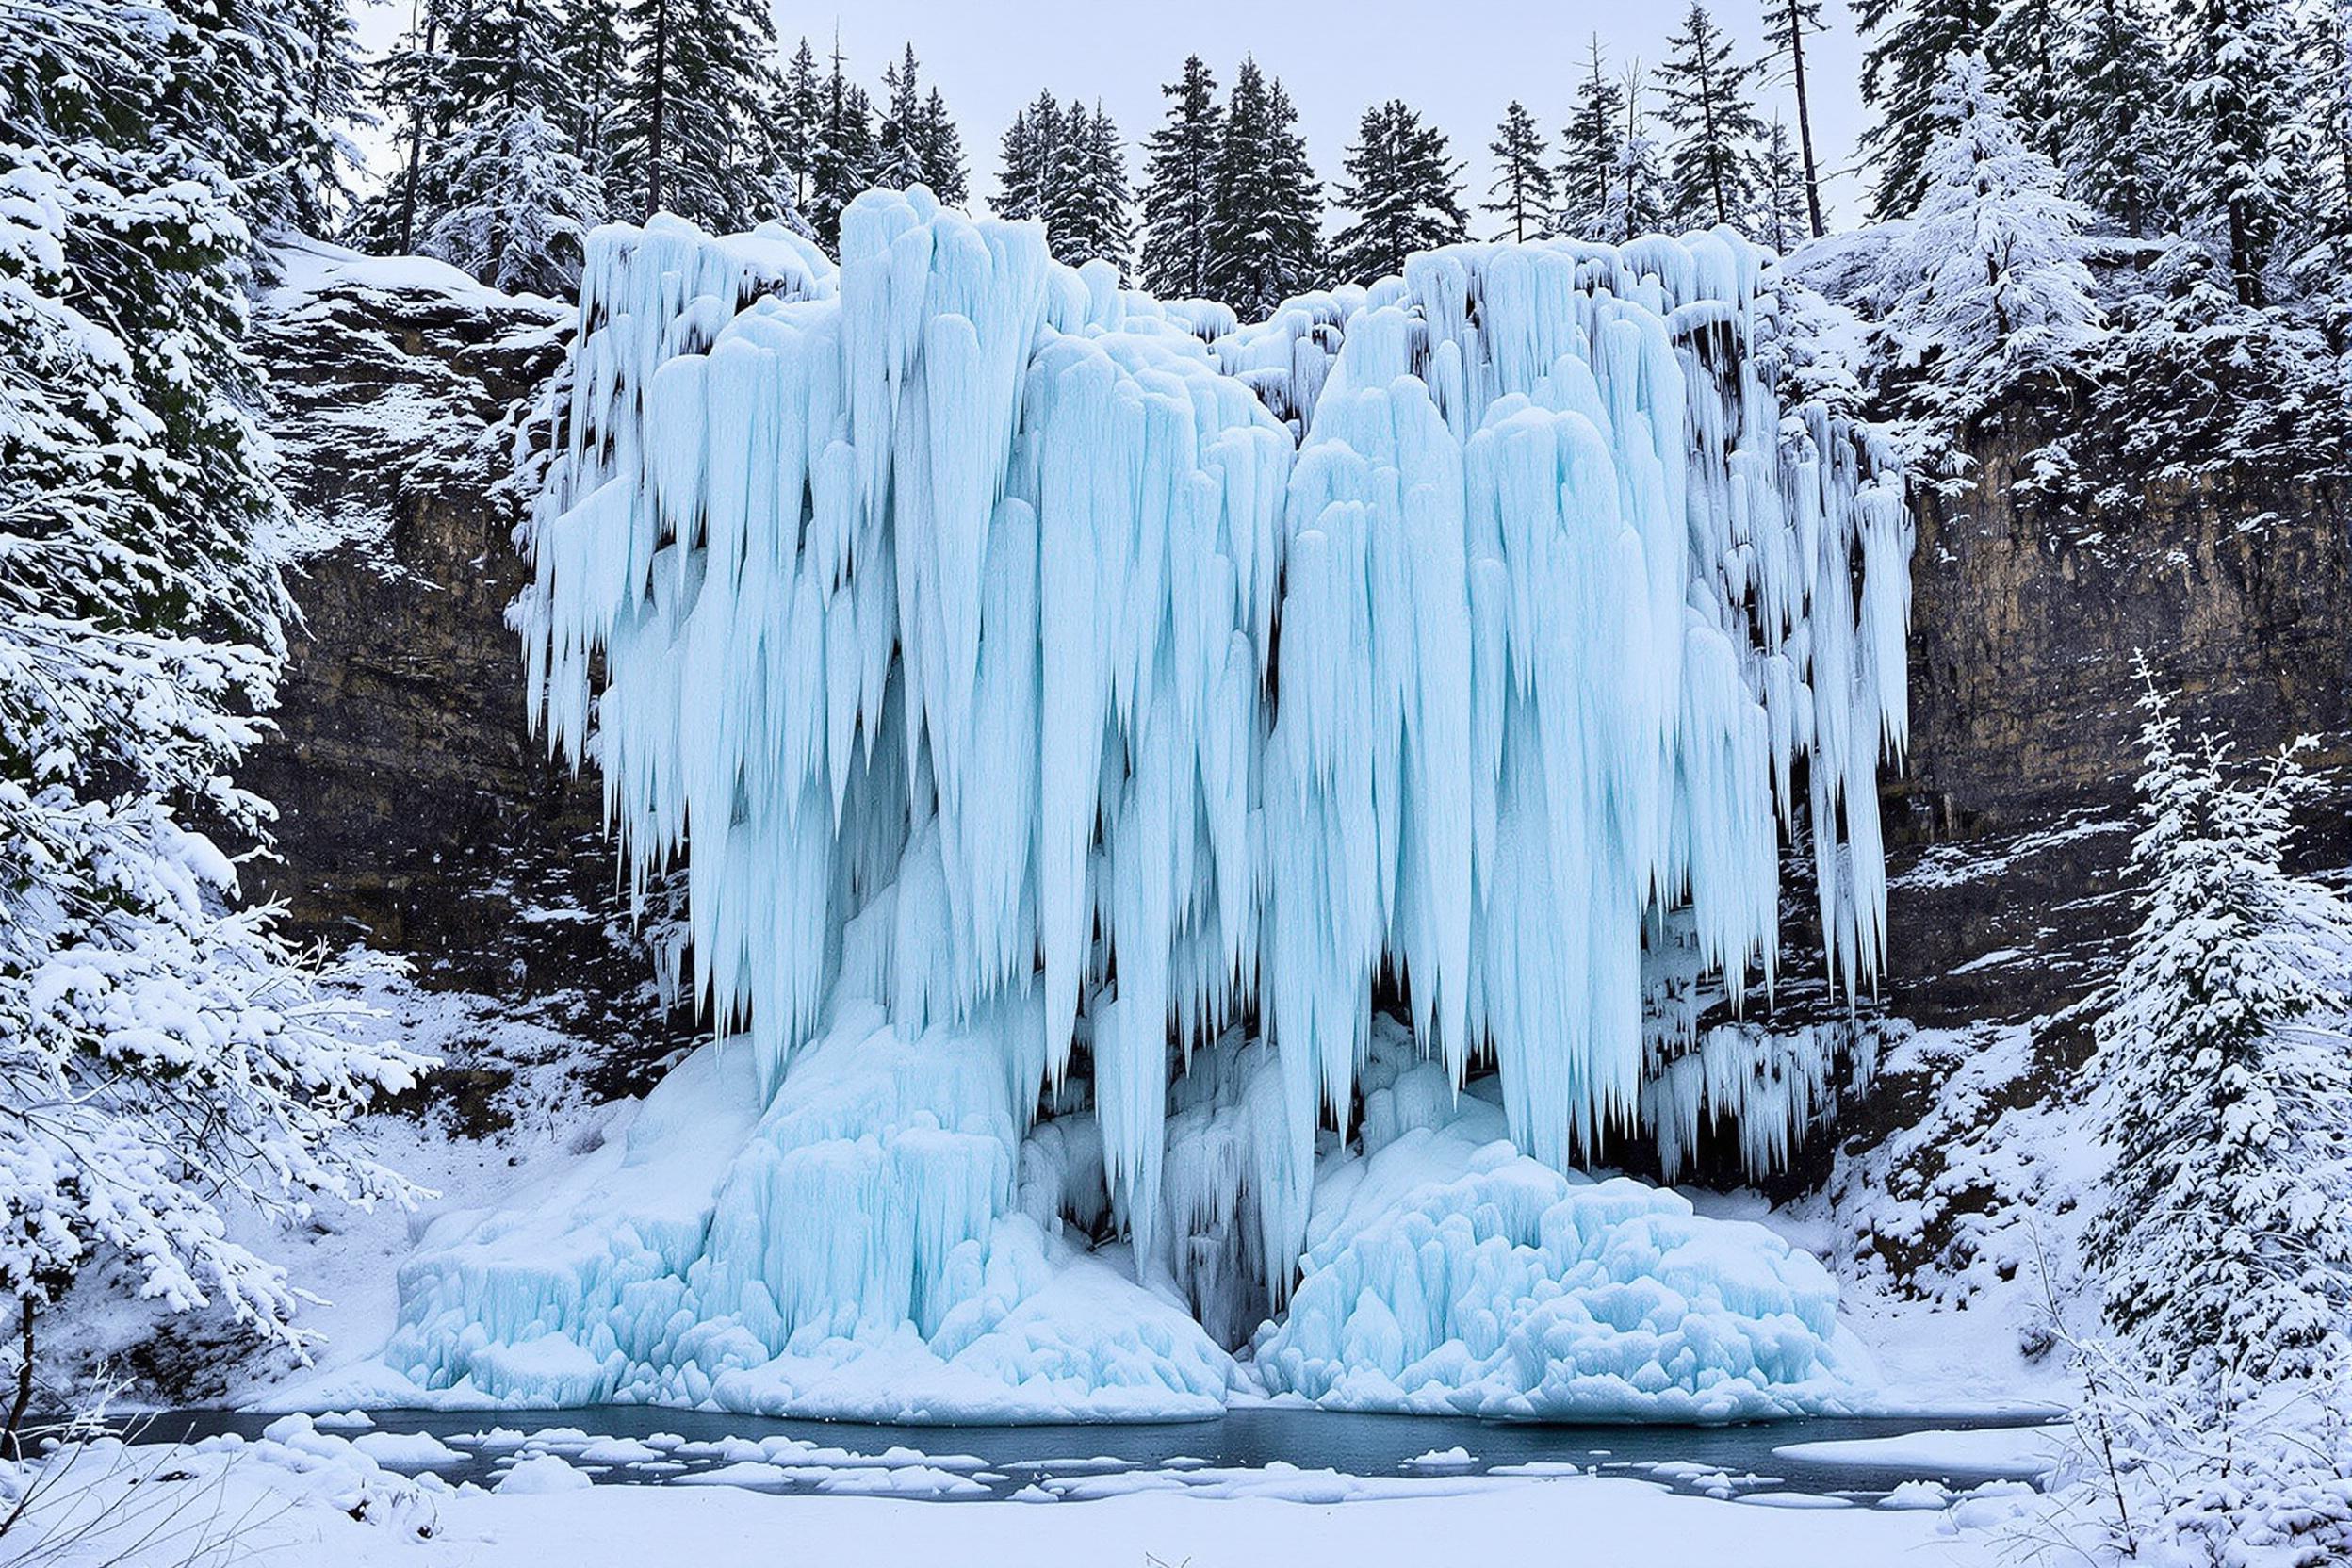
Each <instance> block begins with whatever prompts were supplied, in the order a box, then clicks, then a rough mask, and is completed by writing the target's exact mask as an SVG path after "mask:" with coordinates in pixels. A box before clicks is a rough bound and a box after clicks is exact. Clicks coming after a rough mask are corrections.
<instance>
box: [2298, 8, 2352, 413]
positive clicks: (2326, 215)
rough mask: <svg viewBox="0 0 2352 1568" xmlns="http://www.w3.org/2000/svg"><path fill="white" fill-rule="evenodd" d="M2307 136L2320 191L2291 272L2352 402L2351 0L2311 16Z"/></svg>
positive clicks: (2302, 96) (2302, 99)
mask: <svg viewBox="0 0 2352 1568" xmlns="http://www.w3.org/2000/svg"><path fill="white" fill-rule="evenodd" d="M2305 27H2306V29H2307V30H2308V31H2309V33H2310V35H2311V43H2310V44H2309V46H2308V47H2306V48H2305V49H2304V50H2303V51H2301V57H2302V59H2303V61H2304V69H2305V82H2304V86H2303V87H2302V88H2301V89H2300V90H2298V91H2297V92H2296V94H2295V98H2296V101H2297V102H2298V103H2300V104H2301V105H2302V106H2303V117H2304V121H2305V128H2304V132H2303V139H2304V140H2305V142H2306V144H2308V145H2309V146H2311V147H2313V148H2315V149H2317V152H2318V156H2317V158H2316V160H2315V162H2314V172H2315V173H2316V174H2317V175H2318V180H2317V182H2316V183H2317V185H2318V191H2317V195H2316V199H2315V200H2313V201H2311V202H2310V203H2309V204H2306V206H2305V208H2304V210H2303V212H2302V213H2301V214H2300V215H2299V221H2298V223H2297V225H2296V229H2295V235H2294V238H2293V244H2294V251H2293V256H2294V260H2293V262H2292V264H2291V265H2290V267H2289V269H2288V276H2289V278H2290V280H2291V281H2292V282H2293V283H2294V284H2295V286H2296V288H2297V289H2298V290H2299V291H2300V293H2301V296H2302V298H2301V300H2300V302H2299V303H2300V305H2301V308H2302V311H2303V313H2304V314H2305V315H2307V316H2308V317H2310V318H2311V319H2313V320H2315V321H2316V322H2317V323H2318V324H2319V326H2320V328H2321V330H2323V331H2324V332H2326V333H2327V340H2328V342H2329V343H2330V344H2331V345H2332V346H2333V347H2334V349H2335V351H2336V355H2337V361H2338V364H2339V366H2340V367H2341V368H2342V370H2343V372H2344V373H2343V375H2342V376H2341V378H2340V381H2341V384H2342V385H2343V387H2344V399H2345V401H2346V404H2347V406H2352V0H2333V4H2332V5H2330V6H2329V7H2328V8H2327V9H2326V11H2324V12H2321V13H2318V14H2315V15H2311V16H2309V17H2307V18H2306V20H2305Z"/></svg>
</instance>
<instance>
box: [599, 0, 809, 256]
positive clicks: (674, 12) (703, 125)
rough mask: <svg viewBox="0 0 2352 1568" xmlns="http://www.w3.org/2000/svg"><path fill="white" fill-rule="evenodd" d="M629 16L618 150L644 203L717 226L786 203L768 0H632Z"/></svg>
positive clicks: (774, 212) (743, 223) (765, 214)
mask: <svg viewBox="0 0 2352 1568" xmlns="http://www.w3.org/2000/svg"><path fill="white" fill-rule="evenodd" d="M626 15H627V21H628V23H629V28H630V30H631V32H632V33H633V35H634V37H635V40H636V50H637V55H638V69H637V73H636V76H635V79H634V80H633V81H632V83H631V84H630V86H631V91H630V92H629V96H628V98H627V99H626V101H625V110H624V126H625V130H624V133H623V136H622V139H621V148H620V155H621V160H622V166H623V167H624V168H626V169H628V170H629V171H630V172H633V173H635V174H636V175H637V176H638V177H639V178H640V179H641V180H642V182H643V189H644V208H643V210H644V211H645V212H647V213H651V212H655V211H668V212H674V213H677V214H678V216H679V217H681V218H684V219H687V220H688V221H692V222H694V223H698V224H700V225H701V226H702V227H704V228H706V229H709V230H711V232H712V233H714V234H725V233H728V232H730V231H733V230H738V229H745V228H750V227H752V226H753V225H755V224H757V223H760V222H761V221H764V220H766V219H769V218H773V217H776V216H779V215H780V214H782V213H784V212H785V211H788V210H789V205H788V200H787V199H788V197H789V196H790V193H791V180H790V177H789V173H788V171H786V169H785V168H784V166H783V160H782V159H781V158H780V157H779V156H778V155H777V151H776V147H775V145H774V144H773V142H772V141H771V140H770V138H769V126H768V123H767V121H766V119H765V114H766V112H767V110H768V109H769V108H770V107H771V106H773V105H774V104H775V103H776V99H777V98H778V96H779V95H780V92H781V88H780V85H779V80H778V78H777V75H776V69H775V66H774V63H773V62H774V59H775V56H776V29H775V24H773V23H772V22H771V21H770V20H769V15H768V8H767V7H766V6H765V5H764V4H761V3H760V0H631V4H630V6H629V10H628V12H627V13H626ZM616 205H618V203H616Z"/></svg>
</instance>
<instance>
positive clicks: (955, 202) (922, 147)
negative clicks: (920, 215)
mask: <svg viewBox="0 0 2352 1568" xmlns="http://www.w3.org/2000/svg"><path fill="white" fill-rule="evenodd" d="M914 139H915V155H916V157H917V158H918V159H919V160H920V161H921V163H922V165H923V183H924V184H925V185H927V186H929V187H930V188H931V194H932V195H934V196H937V197H938V198H939V200H940V201H941V202H943V203H945V204H947V205H949V206H952V207H959V206H962V205H963V204H964V203H965V202H967V201H969V200H970V199H971V197H972V169H971V166H970V165H969V164H967V163H966V162H965V161H964V137H963V133H962V132H961V131H958V130H957V129H956V120H955V117H954V116H953V115H950V114H949V113H948V112H947V100H946V99H944V98H942V97H940V96H939V89H938V88H936V87H935V88H933V89H932V90H931V91H930V93H929V94H928V95H927V96H926V97H924V99H923V113H922V115H921V116H920V117H919V118H918V119H917V120H916V122H915V129H914Z"/></svg>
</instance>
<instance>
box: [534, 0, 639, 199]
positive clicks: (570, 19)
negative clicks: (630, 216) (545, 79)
mask: <svg viewBox="0 0 2352 1568" xmlns="http://www.w3.org/2000/svg"><path fill="white" fill-rule="evenodd" d="M558 15H559V17H560V19H561V21H560V24H559V26H558V29H557V36H558V40H559V41H558V43H557V45H556V49H557V57H556V59H557V66H558V69H559V70H560V71H561V72H562V73H563V75H564V87H565V91H564V102H562V103H560V104H554V105H548V106H546V107H547V108H548V109H550V110H551V111H553V112H552V121H553V123H554V124H555V125H556V126H557V128H558V129H560V130H562V131H563V132H564V134H565V138H566V141H567V144H568V147H569V150H570V153H571V155H572V156H573V157H574V158H576V159H578V160H579V161H580V164H581V166H582V167H584V168H585V169H586V170H587V171H588V172H589V173H590V174H591V175H592V176H593V177H594V178H595V179H596V184H597V188H598V190H599V192H601V191H604V190H607V189H610V188H613V187H614V186H616V185H617V184H618V183H619V181H618V180H616V179H615V175H616V173H617V172H618V171H617V166H616V164H615V163H614V161H613V159H614V144H615V142H616V140H617V139H618V134H619V133H618V125H617V119H618V116H619V111H620V105H621V102H622V99H623V96H624V95H625V93H626V92H627V90H628V82H629V46H628V41H627V40H626V39H625V38H624V37H623V36H622V32H621V12H620V7H619V5H618V4H617V3H616V0H562V3H561V6H560V8H559V10H558Z"/></svg>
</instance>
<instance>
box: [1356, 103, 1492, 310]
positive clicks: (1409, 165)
mask: <svg viewBox="0 0 2352 1568" xmlns="http://www.w3.org/2000/svg"><path fill="white" fill-rule="evenodd" d="M1344 167H1345V168H1346V170H1347V173H1348V178H1347V181H1346V183H1344V184H1343V185H1342V186H1341V187H1340V189H1339V204H1340V205H1342V206H1344V207H1346V208H1347V209H1348V210H1349V211H1350V212H1353V213H1354V214H1355V215H1356V221H1354V222H1353V223H1350V224H1348V226H1347V227H1346V228H1344V229H1342V230H1340V232H1339V233H1338V234H1337V235H1336V236H1335V237H1333V239H1332V251H1333V256H1332V265H1333V266H1334V267H1336V268H1337V269H1338V271H1339V274H1340V276H1342V277H1343V278H1348V279H1350V280H1352V281H1354V282H1357V283H1365V284H1369V283H1375V282H1377V281H1379V280H1380V279H1381V278H1385V277H1390V276H1393V275H1395V274H1397V273H1399V272H1402V271H1403V270H1404V267H1405V258H1406V257H1407V256H1410V255H1412V254H1413V253H1415V252H1417V251H1431V250H1435V249H1436V248H1437V247H1438V246H1440V245H1451V244H1454V243H1456V242H1457V241H1459V240H1460V239H1462V237H1463V235H1464V232H1465V229H1466V221H1465V220H1464V218H1463V217H1462V164H1461V161H1460V160H1459V159H1456V158H1453V157H1451V156H1449V155H1447V153H1446V134H1445V133H1444V132H1443V131H1440V130H1439V129H1438V128H1437V127H1436V126H1434V125H1430V124H1428V123H1427V122H1424V121H1423V120H1422V118H1421V116H1420V115H1419V114H1418V113H1416V112H1415V111H1414V110H1413V108H1412V107H1411V106H1409V105H1407V104H1406V103H1405V101H1404V100H1403V99H1401V98H1391V99H1390V100H1389V101H1388V102H1386V103H1385V104H1376V105H1374V106H1372V107H1370V108H1368V109H1366V110H1364V119H1363V120H1362V121H1361V122H1359V124H1358V127H1357V131H1356V141H1355V145H1354V146H1352V147H1350V148H1348V161H1347V163H1346V165H1345V166H1344Z"/></svg>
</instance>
